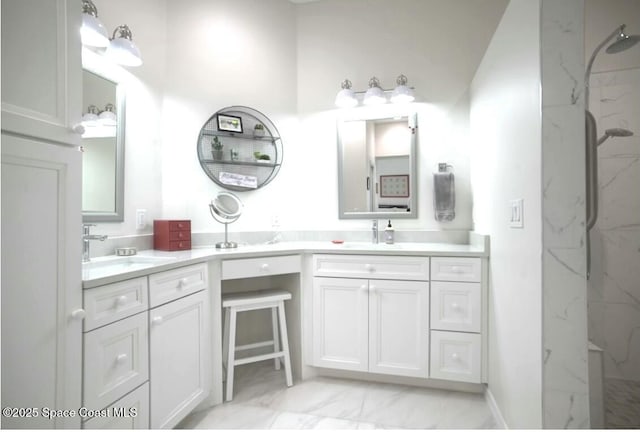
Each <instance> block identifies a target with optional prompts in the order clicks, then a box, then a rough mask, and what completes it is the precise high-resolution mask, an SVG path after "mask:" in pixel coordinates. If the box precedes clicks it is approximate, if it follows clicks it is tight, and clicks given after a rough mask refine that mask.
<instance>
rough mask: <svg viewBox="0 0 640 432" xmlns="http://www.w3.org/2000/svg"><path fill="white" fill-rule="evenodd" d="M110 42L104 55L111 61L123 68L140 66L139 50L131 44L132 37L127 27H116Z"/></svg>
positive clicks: (140, 56) (124, 25)
mask: <svg viewBox="0 0 640 432" xmlns="http://www.w3.org/2000/svg"><path fill="white" fill-rule="evenodd" d="M116 33H117V36H116ZM110 41H111V42H110V43H109V46H108V47H107V52H106V55H107V56H108V57H110V58H112V59H113V61H115V62H116V63H118V64H121V65H124V66H140V65H141V64H142V55H141V54H140V49H138V47H137V46H136V44H135V43H133V35H132V34H131V29H129V26H127V25H126V24H123V25H119V26H118V27H116V29H115V30H114V31H113V36H112V37H111V39H110Z"/></svg>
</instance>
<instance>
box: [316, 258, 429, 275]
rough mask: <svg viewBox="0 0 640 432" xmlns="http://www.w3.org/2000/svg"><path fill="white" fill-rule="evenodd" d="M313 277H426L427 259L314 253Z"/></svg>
mask: <svg viewBox="0 0 640 432" xmlns="http://www.w3.org/2000/svg"><path fill="white" fill-rule="evenodd" d="M313 274H314V276H327V277H351V278H366V279H398V280H429V258H424V257H406V256H401V257H400V256H377V255H320V254H319V255H314V256H313Z"/></svg>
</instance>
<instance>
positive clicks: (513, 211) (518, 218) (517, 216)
mask: <svg viewBox="0 0 640 432" xmlns="http://www.w3.org/2000/svg"><path fill="white" fill-rule="evenodd" d="M523 206H524V200H523V199H522V198H520V199H516V200H511V201H510V202H509V212H510V215H509V227H510V228H524V207H523Z"/></svg>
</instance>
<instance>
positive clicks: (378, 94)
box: [362, 77, 387, 105]
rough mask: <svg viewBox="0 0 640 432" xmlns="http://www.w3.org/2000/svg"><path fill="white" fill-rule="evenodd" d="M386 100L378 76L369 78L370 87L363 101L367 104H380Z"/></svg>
mask: <svg viewBox="0 0 640 432" xmlns="http://www.w3.org/2000/svg"><path fill="white" fill-rule="evenodd" d="M386 101H387V99H386V98H385V97H384V90H382V87H380V81H379V80H378V78H376V77H373V78H371V79H370V80H369V88H368V89H367V92H366V93H365V94H364V100H363V101H362V102H363V103H364V104H365V105H380V104H383V103H385V102H386Z"/></svg>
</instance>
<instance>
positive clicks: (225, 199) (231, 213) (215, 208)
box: [209, 192, 244, 249]
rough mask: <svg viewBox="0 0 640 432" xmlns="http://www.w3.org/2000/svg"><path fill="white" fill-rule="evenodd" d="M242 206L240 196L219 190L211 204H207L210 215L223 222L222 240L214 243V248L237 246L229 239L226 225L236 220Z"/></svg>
mask: <svg viewBox="0 0 640 432" xmlns="http://www.w3.org/2000/svg"><path fill="white" fill-rule="evenodd" d="M243 207H244V206H243V205H242V201H240V198H238V197H237V196H235V195H234V194H232V193H231V192H220V193H218V195H216V197H215V198H214V199H213V200H211V204H209V212H210V213H211V216H212V217H213V218H214V219H215V220H217V221H218V222H220V223H221V224H224V242H220V243H216V248H218V249H229V248H235V247H238V244H237V243H235V242H230V241H229V233H228V227H227V225H229V224H230V223H232V222H235V221H236V220H238V218H239V217H240V215H241V214H242V209H243Z"/></svg>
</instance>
